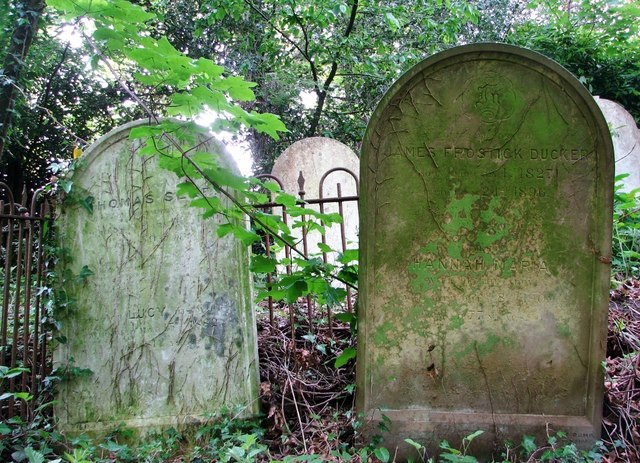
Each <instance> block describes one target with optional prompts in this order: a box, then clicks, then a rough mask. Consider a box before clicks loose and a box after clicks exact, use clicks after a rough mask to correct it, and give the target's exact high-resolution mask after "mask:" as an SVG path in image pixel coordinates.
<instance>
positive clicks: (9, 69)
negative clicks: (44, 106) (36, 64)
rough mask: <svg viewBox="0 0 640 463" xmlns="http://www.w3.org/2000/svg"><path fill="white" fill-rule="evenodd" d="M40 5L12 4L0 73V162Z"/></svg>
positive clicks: (38, 0) (29, 1) (28, 0)
mask: <svg viewBox="0 0 640 463" xmlns="http://www.w3.org/2000/svg"><path fill="white" fill-rule="evenodd" d="M44 7H45V2H44V0H23V1H21V2H17V5H16V9H17V11H18V21H17V24H16V25H15V28H14V29H13V33H12V34H11V40H10V41H9V48H8V50H7V54H6V56H5V60H4V74H3V75H0V161H1V160H2V153H3V152H4V146H5V144H6V138H7V134H8V132H9V126H10V125H11V119H12V117H13V104H14V100H15V95H16V94H15V88H16V85H17V84H18V82H19V81H20V77H21V75H22V71H23V69H24V62H25V59H26V57H27V53H28V52H29V47H31V42H32V41H33V38H34V36H35V34H36V30H37V27H38V20H39V19H40V16H41V15H42V11H43V10H44Z"/></svg>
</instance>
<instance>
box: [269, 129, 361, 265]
mask: <svg viewBox="0 0 640 463" xmlns="http://www.w3.org/2000/svg"><path fill="white" fill-rule="evenodd" d="M359 170H360V160H359V159H358V156H357V155H356V154H355V153H354V152H353V151H352V150H351V148H349V147H348V146H347V145H345V144H344V143H340V142H339V141H337V140H333V139H331V138H323V137H311V138H305V139H302V140H299V141H297V142H295V143H294V144H293V145H291V146H290V147H289V148H287V149H286V150H284V152H283V153H282V155H280V157H278V159H276V162H275V164H274V166H273V170H272V171H271V174H272V175H274V176H275V177H277V178H278V179H280V181H282V186H283V189H284V191H285V192H286V193H289V194H290V195H293V196H295V197H298V195H299V192H300V186H299V183H298V179H299V176H300V173H301V172H302V174H303V177H304V190H303V191H304V193H305V195H304V198H305V199H318V198H337V197H338V196H340V197H343V198H344V197H352V198H353V197H356V196H357V195H358V178H357V175H358V172H359ZM338 188H339V190H338ZM308 207H311V208H314V209H315V210H317V211H319V210H320V206H319V205H318V204H312V205H309V206H308ZM323 212H324V213H327V214H329V213H337V212H339V206H338V204H337V203H332V204H326V205H324V206H323ZM342 216H343V222H342V224H333V225H331V226H328V225H327V226H326V227H325V237H324V242H325V244H327V245H328V246H329V247H330V248H331V249H333V250H335V251H338V252H342V251H344V249H346V248H350V249H354V248H356V247H357V244H356V243H357V242H358V221H359V219H358V204H357V202H356V201H355V200H353V201H348V202H344V203H342ZM342 230H343V231H344V242H343V240H342V234H343V231H342ZM292 232H293V233H294V236H296V237H297V238H298V239H301V236H300V230H299V229H293V230H292ZM320 242H322V236H321V234H320V233H319V232H317V231H312V232H311V233H309V236H308V239H307V247H308V254H310V255H311V254H314V253H318V252H319V250H318V245H317V243H320ZM343 245H344V248H343ZM298 248H299V250H300V251H302V250H303V248H302V246H301V245H298ZM281 257H282V256H281ZM330 257H334V256H333V255H331V256H330Z"/></svg>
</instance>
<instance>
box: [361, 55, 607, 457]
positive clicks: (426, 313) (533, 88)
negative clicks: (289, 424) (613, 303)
mask: <svg viewBox="0 0 640 463" xmlns="http://www.w3.org/2000/svg"><path fill="white" fill-rule="evenodd" d="M361 163H362V167H361V181H362V183H361V205H360V207H361V213H360V214H361V227H360V236H361V246H360V253H361V254H360V255H361V261H360V272H361V273H360V285H359V288H360V293H359V298H360V299H359V309H360V314H359V316H360V317H361V318H360V320H359V327H360V331H359V338H358V349H359V351H358V362H359V363H358V386H359V389H358V407H359V410H360V411H362V412H365V413H366V415H367V417H368V419H369V424H368V426H369V432H370V433H375V432H377V429H376V428H375V423H376V422H377V421H379V420H380V419H381V417H382V416H383V415H384V416H386V417H388V418H389V419H390V420H391V430H390V431H389V432H386V433H384V434H383V435H384V436H386V441H385V444H386V445H388V446H392V447H393V446H395V445H398V446H399V447H400V448H399V452H400V455H406V454H407V452H409V449H410V448H411V447H410V446H409V445H408V444H406V443H404V442H403V439H405V438H412V439H414V440H416V441H418V442H423V443H426V444H427V445H428V448H429V449H430V450H432V451H433V450H434V449H436V448H437V441H438V440H440V439H448V440H449V441H450V443H451V444H452V445H456V446H457V445H460V441H461V438H462V437H464V436H466V435H469V434H471V433H472V432H474V431H476V430H483V431H484V434H483V435H482V436H481V437H479V438H478V439H477V440H476V441H474V444H473V445H472V451H478V453H482V452H489V451H490V449H491V447H492V444H493V442H494V439H495V440H501V439H504V438H511V439H514V440H515V441H517V442H519V439H520V436H521V435H522V434H523V433H526V434H532V435H535V436H538V438H539V442H541V443H542V442H545V433H546V425H547V424H549V425H550V427H551V429H555V430H563V431H566V432H567V433H568V435H569V437H570V438H571V439H573V440H574V441H575V442H577V443H578V444H579V445H581V446H590V445H591V444H593V443H594V441H595V440H596V438H597V437H598V435H599V433H600V426H601V423H600V419H601V408H602V400H603V399H602V397H603V395H602V392H603V385H602V383H603V376H602V368H601V366H600V363H601V361H602V360H603V359H604V351H605V334H606V313H607V299H608V298H607V296H608V291H607V290H608V287H609V277H610V275H609V263H610V247H611V242H610V240H611V212H612V211H611V207H612V206H611V203H612V178H613V156H612V146H611V139H610V136H609V132H608V129H607V125H606V122H605V121H604V118H603V117H602V114H601V113H600V111H599V109H598V107H597V105H596V104H595V102H594V101H593V98H591V96H590V95H589V94H588V92H587V91H586V90H585V89H584V88H583V87H582V86H581V85H580V84H579V83H578V81H577V80H576V79H575V78H573V77H572V76H571V75H570V74H569V73H568V72H567V71H566V70H564V69H563V68H561V67H560V66H559V65H557V64H556V63H554V62H552V61H550V60H548V59H547V58H545V57H543V56H541V55H538V54H536V53H533V52H530V51H526V50H523V49H519V48H515V47H511V46H507V45H491V44H483V45H471V46H465V47H459V48H455V49H451V50H449V51H447V52H444V53H441V54H437V55H435V56H432V57H431V58H429V59H427V60H425V61H423V62H422V63H420V64H418V65H417V66H416V67H414V68H413V69H411V70H410V71H409V72H408V73H407V74H405V75H404V76H403V77H402V78H401V79H400V80H399V81H398V82H396V83H395V85H394V86H393V87H392V88H391V89H390V90H389V92H388V93H387V94H386V95H385V97H384V98H383V100H382V102H381V103H380V104H379V106H378V108H377V109H376V111H375V113H374V115H373V117H372V119H371V121H370V123H369V126H368V129H367V133H366V136H365V140H364V145H363V153H362V158H361Z"/></svg>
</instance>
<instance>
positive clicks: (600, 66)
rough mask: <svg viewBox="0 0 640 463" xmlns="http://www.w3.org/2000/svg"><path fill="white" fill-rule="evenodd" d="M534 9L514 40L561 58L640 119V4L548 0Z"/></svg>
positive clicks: (594, 89) (599, 92)
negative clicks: (531, 16) (639, 17)
mask: <svg viewBox="0 0 640 463" xmlns="http://www.w3.org/2000/svg"><path fill="white" fill-rule="evenodd" d="M567 5H568V6H567ZM530 8H532V9H534V10H535V11H536V14H535V15H534V19H531V20H529V21H527V22H525V23H524V24H522V25H521V26H518V27H516V28H515V29H514V31H513V32H512V33H511V34H510V35H509V36H508V40H509V41H510V42H512V43H514V44H517V45H521V46H525V47H528V48H531V49H533V50H536V51H539V52H541V53H543V54H545V55H547V56H548V57H550V58H553V59H555V60H556V61H558V62H559V63H560V64H562V65H563V66H565V67H566V68H567V69H568V70H569V71H571V72H572V73H573V74H574V75H576V77H577V78H578V79H579V80H580V81H581V82H582V83H583V84H585V86H587V88H588V89H589V91H591V93H592V94H594V95H599V96H601V97H603V98H607V99H611V100H614V101H617V102H618V103H620V104H621V105H622V106H624V107H625V109H627V110H628V111H629V112H630V113H631V114H633V116H634V117H635V119H636V121H640V91H639V90H638V89H639V88H640V30H639V26H638V21H637V18H638V16H639V15H640V6H638V4H637V3H634V2H624V1H613V2H608V1H604V0H584V1H582V2H575V3H574V2H569V3H566V2H561V1H556V0H544V1H534V2H531V3H530Z"/></svg>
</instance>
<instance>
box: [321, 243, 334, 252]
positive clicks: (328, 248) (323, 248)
mask: <svg viewBox="0 0 640 463" xmlns="http://www.w3.org/2000/svg"><path fill="white" fill-rule="evenodd" d="M318 249H320V251H322V252H325V253H329V252H333V249H331V246H329V245H328V244H325V243H318Z"/></svg>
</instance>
